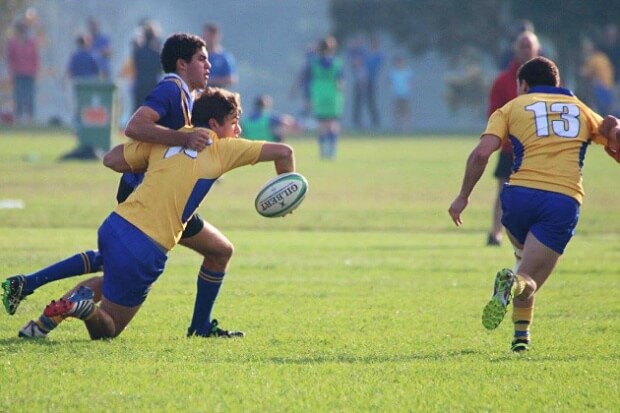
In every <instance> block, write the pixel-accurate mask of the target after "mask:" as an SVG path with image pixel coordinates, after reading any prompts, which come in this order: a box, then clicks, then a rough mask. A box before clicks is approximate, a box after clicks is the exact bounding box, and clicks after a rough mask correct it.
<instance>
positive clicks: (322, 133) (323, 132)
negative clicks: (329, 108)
mask: <svg viewBox="0 0 620 413" xmlns="http://www.w3.org/2000/svg"><path fill="white" fill-rule="evenodd" d="M318 122H319V126H318V128H317V129H318V132H319V137H318V139H319V155H320V157H321V159H327V158H328V157H329V129H328V123H327V121H326V120H324V119H318Z"/></svg>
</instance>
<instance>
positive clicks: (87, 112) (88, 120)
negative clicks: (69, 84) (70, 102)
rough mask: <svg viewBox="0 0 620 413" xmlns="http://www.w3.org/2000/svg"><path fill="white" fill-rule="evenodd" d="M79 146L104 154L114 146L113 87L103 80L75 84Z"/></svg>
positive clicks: (79, 81)
mask: <svg viewBox="0 0 620 413" xmlns="http://www.w3.org/2000/svg"><path fill="white" fill-rule="evenodd" d="M75 94H76V100H77V111H78V112H77V114H76V115H77V116H76V133H77V136H78V143H79V147H80V148H82V149H85V148H89V149H92V150H94V151H95V152H107V151H109V150H110V149H112V147H113V146H114V140H115V139H114V137H115V135H116V134H115V125H116V109H115V106H116V105H115V102H116V85H115V84H114V83H112V82H109V81H104V80H96V79H92V80H78V81H76V82H75Z"/></svg>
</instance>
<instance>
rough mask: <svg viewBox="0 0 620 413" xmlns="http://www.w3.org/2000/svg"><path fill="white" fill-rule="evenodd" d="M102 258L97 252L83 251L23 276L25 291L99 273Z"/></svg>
mask: <svg viewBox="0 0 620 413" xmlns="http://www.w3.org/2000/svg"><path fill="white" fill-rule="evenodd" d="M102 265H103V258H102V257H101V254H100V253H99V251H93V250H89V251H84V252H80V253H78V254H75V255H73V256H71V257H69V258H65V259H64V260H62V261H58V262H57V263H55V264H52V265H50V266H49V267H45V268H43V269H42V270H39V271H37V272H33V273H32V274H28V275H26V276H25V280H26V285H25V287H24V290H25V291H28V292H32V291H34V290H36V289H37V288H39V287H41V286H43V285H45V284H47V283H50V282H52V281H57V280H62V279H64V278H68V277H73V276H75V275H82V274H90V273H93V272H98V271H101V269H102Z"/></svg>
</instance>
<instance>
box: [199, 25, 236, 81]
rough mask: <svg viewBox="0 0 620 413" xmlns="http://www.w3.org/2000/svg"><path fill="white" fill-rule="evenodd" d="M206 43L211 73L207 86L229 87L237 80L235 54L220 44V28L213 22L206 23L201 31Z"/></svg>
mask: <svg viewBox="0 0 620 413" xmlns="http://www.w3.org/2000/svg"><path fill="white" fill-rule="evenodd" d="M202 35H203V38H204V41H205V42H206V43H207V52H208V53H209V63H211V74H210V75H209V86H214V87H223V88H230V87H231V86H234V85H236V84H237V82H238V81H239V75H238V73H237V62H236V60H235V56H234V55H233V54H232V53H230V52H229V51H227V50H225V49H224V47H223V46H222V44H221V42H222V30H221V28H220V26H219V25H217V24H215V23H206V24H205V25H204V27H203V32H202Z"/></svg>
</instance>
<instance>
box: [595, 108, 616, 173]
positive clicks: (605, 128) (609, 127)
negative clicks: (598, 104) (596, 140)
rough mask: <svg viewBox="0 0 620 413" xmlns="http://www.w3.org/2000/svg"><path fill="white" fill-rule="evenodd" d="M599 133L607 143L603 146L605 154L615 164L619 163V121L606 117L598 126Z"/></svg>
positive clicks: (613, 117)
mask: <svg viewBox="0 0 620 413" xmlns="http://www.w3.org/2000/svg"><path fill="white" fill-rule="evenodd" d="M599 132H601V134H602V135H604V136H605V137H606V138H607V139H608V141H609V143H608V144H607V145H605V152H607V154H608V155H609V156H611V157H612V158H614V160H615V161H616V162H620V133H619V132H620V120H619V119H618V118H616V117H615V116H611V115H608V116H606V117H605V119H603V122H602V123H601V125H600V126H599Z"/></svg>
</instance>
